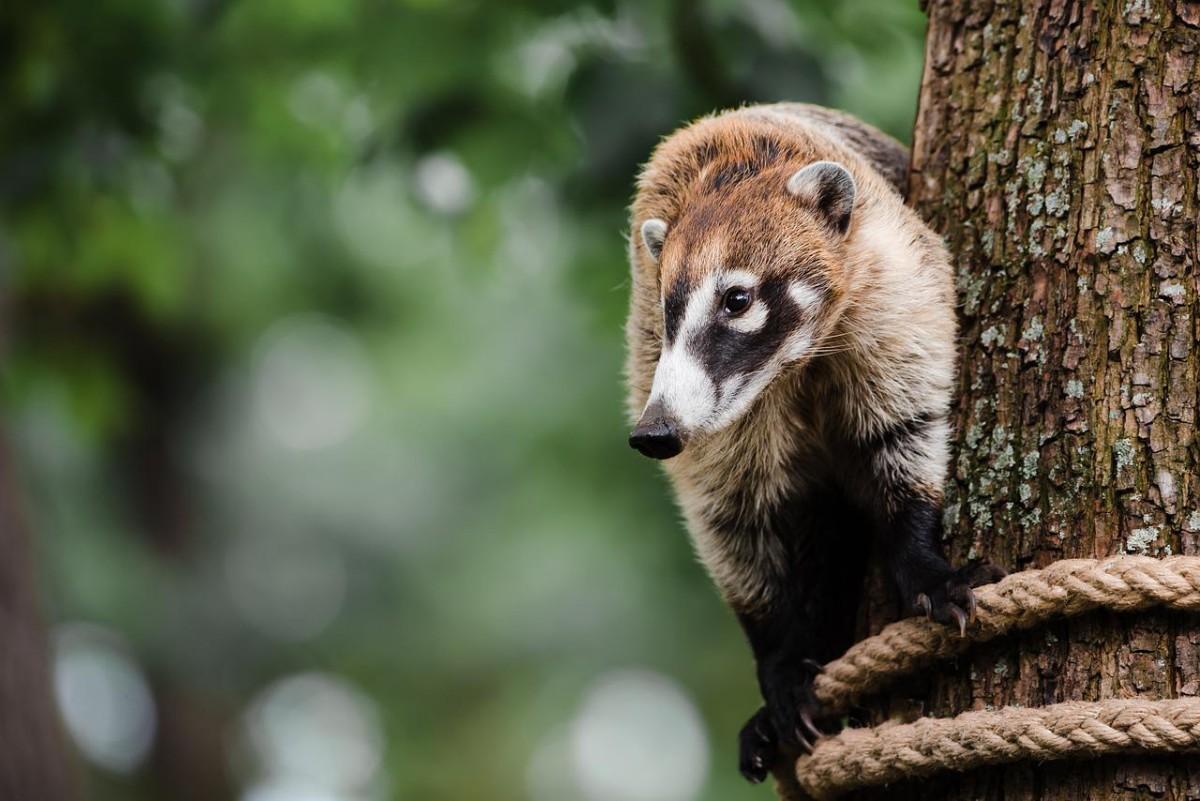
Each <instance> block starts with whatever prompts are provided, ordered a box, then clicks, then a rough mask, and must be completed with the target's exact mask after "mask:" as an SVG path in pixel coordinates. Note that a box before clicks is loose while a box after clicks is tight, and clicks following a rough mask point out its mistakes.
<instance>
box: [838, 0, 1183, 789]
mask: <svg viewBox="0 0 1200 801" xmlns="http://www.w3.org/2000/svg"><path fill="white" fill-rule="evenodd" d="M926 10H927V12H928V14H929V31H928V39H927V45H926V62H925V73H924V77H923V80H922V86H921V98H920V106H919V111H918V115H917V123H916V132H915V136H914V147H913V156H912V159H913V160H912V171H911V175H910V185H909V190H910V201H911V202H912V203H913V204H914V205H915V207H916V208H917V209H918V210H919V211H920V212H921V214H922V216H923V217H924V218H925V219H926V220H928V221H929V222H930V224H932V225H933V226H934V227H935V228H936V229H937V230H938V231H939V232H941V233H942V234H943V235H944V236H945V237H946V242H947V244H948V246H949V248H950V250H951V252H952V253H953V254H955V256H956V258H957V264H958V291H959V300H960V304H961V325H962V341H963V351H962V364H961V368H960V382H959V395H958V403H957V409H958V412H957V421H956V423H957V426H956V430H957V434H956V437H957V442H956V450H955V458H954V460H953V462H952V467H951V478H950V486H949V492H948V500H947V505H946V515H945V519H946V531H947V548H948V550H949V552H950V555H951V557H952V558H953V559H954V561H956V562H961V561H963V560H965V559H967V558H968V557H974V556H981V557H988V558H990V559H992V560H993V561H995V562H997V563H999V564H1001V565H1004V566H1005V567H1007V568H1008V569H1009V570H1022V569H1025V568H1029V567H1040V566H1044V565H1046V564H1049V563H1050V562H1053V561H1056V560H1059V559H1064V558H1069V557H1095V556H1106V555H1111V554H1121V553H1145V554H1150V555H1166V554H1171V553H1184V554H1197V553H1200V492H1198V491H1200V480H1198V477H1197V474H1198V467H1200V466H1198V464H1197V463H1198V461H1200V451H1198V450H1197V441H1196V437H1195V430H1196V406H1197V399H1198V392H1200V377H1198V372H1200V353H1198V352H1197V323H1198V319H1200V314H1198V311H1200V309H1198V308H1197V305H1198V286H1197V269H1196V267H1197V255H1198V254H1197V232H1196V227H1197V218H1198V215H1200V194H1198V187H1200V181H1198V178H1200V4H1198V3H1195V2H1183V1H1182V0H1178V1H1175V0H1116V1H1115V2H1112V1H1109V0H1104V1H1102V2H1085V1H1083V0H1020V2H1016V1H1015V0H1014V1H1013V2H976V1H975V0H972V2H967V1H966V0H934V2H931V3H930V4H929V6H928V8H927V9H926ZM883 615H884V610H883V606H882V605H876V606H875V607H874V608H872V609H871V610H870V612H869V618H870V624H871V628H872V629H876V628H878V627H879V625H880V624H881V623H882V622H883ZM931 673H932V674H935V675H932V676H931V677H929V678H927V679H923V680H921V683H914V684H911V685H908V686H906V687H904V688H902V689H901V690H898V691H896V692H894V693H892V694H891V696H890V697H889V698H887V699H885V700H884V703H883V705H882V707H881V708H879V709H876V710H875V711H874V713H875V714H876V715H877V720H878V719H882V718H883V717H886V716H888V715H897V714H898V715H900V716H903V717H912V716H914V715H920V714H927V715H935V716H947V715H952V714H955V713H958V712H962V711H966V710H969V709H983V708H987V707H999V706H1004V705H1023V706H1042V705H1045V704H1049V703H1054V702H1058V701H1067V700H1100V699H1105V698H1130V697H1139V696H1142V697H1147V698H1176V697H1181V696H1196V695H1197V694H1200V625H1198V624H1197V621H1196V619H1195V618H1194V617H1190V618H1189V617H1186V616H1182V615H1172V614H1166V613H1155V614H1138V615H1133V616H1126V617H1122V616H1117V615H1112V614H1098V615H1093V616H1088V617H1085V618H1082V619H1079V620H1076V621H1072V622H1069V623H1060V624H1056V625H1052V626H1050V627H1048V628H1045V629H1042V630H1038V631H1034V632H1031V633H1029V634H1027V635H1023V636H1019V637H1013V638H1009V639H1005V640H1003V641H1000V642H996V643H993V644H989V645H986V646H982V647H978V648H976V649H974V650H973V651H972V652H971V654H970V655H969V656H968V657H964V658H963V659H961V660H959V662H958V664H952V665H946V666H944V668H942V669H939V670H936V671H931ZM859 795H860V796H861V797H863V798H883V797H885V796H886V797H887V798H889V799H892V798H914V799H915V798H918V797H919V798H922V799H929V798H944V799H981V798H987V799H1034V798H1037V799H1113V798H1134V797H1137V798H1147V797H1154V798H1156V799H1162V800H1163V801H1175V800H1176V799H1178V801H1183V799H1197V798H1200V760H1197V759H1196V758H1195V757H1190V758H1189V757H1175V758H1172V757H1153V756H1148V757H1144V758H1120V759H1118V758H1111V759H1103V760H1098V761H1094V762H1066V763H1059V764H1051V765H1034V764H1021V765H1016V766H1012V767H1007V768H1004V769H993V770H985V771H978V772H975V773H971V774H965V775H958V776H954V775H948V776H944V777H940V778H938V779H936V780H934V781H932V782H922V783H921V786H920V787H919V788H918V787H914V786H912V785H906V786H899V787H894V788H891V789H887V790H884V789H879V790H874V791H870V792H863V793H860V794H859Z"/></svg>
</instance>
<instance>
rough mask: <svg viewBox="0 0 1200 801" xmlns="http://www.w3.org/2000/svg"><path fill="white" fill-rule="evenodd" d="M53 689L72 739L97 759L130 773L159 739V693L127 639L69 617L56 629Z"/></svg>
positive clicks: (116, 769)
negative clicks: (152, 688) (156, 698)
mask: <svg viewBox="0 0 1200 801" xmlns="http://www.w3.org/2000/svg"><path fill="white" fill-rule="evenodd" d="M54 689H55V694H56V696H57V698H58V706H59V710H60V712H61V714H62V717H63V721H64V722H65V723H66V727H67V731H68V732H69V733H70V735H71V739H72V740H74V741H75V744H76V745H77V746H78V747H79V750H80V751H81V752H82V753H83V755H84V756H85V757H86V758H87V759H88V760H89V761H90V762H92V763H94V764H96V765H98V766H100V767H102V768H105V769H107V770H110V771H113V772H114V773H130V772H132V771H133V770H134V769H135V768H137V767H138V766H139V765H140V764H141V763H142V762H143V761H144V760H145V758H146V755H147V754H148V753H149V751H150V746H151V744H152V743H153V741H154V731H155V725H156V722H155V718H156V715H155V708H154V697H153V696H152V695H151V693H150V687H149V684H148V683H147V682H146V679H145V676H143V675H142V671H141V669H140V668H139V667H138V666H137V664H136V663H135V662H134V661H133V659H132V658H130V656H129V653H128V649H127V648H126V647H125V645H124V643H123V641H122V640H121V639H120V638H119V637H118V636H117V635H116V634H115V633H113V632H110V631H108V630H107V629H103V628H100V627H99V626H93V625H90V624H82V623H66V624H63V625H61V626H59V627H58V628H57V629H56V630H55V635H54Z"/></svg>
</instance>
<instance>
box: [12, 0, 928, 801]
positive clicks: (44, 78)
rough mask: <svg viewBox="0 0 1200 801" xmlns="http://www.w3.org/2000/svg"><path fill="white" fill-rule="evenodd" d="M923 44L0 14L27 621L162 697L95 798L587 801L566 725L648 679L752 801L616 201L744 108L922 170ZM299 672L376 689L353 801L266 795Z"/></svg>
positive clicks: (244, 11)
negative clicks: (787, 116)
mask: <svg viewBox="0 0 1200 801" xmlns="http://www.w3.org/2000/svg"><path fill="white" fill-rule="evenodd" d="M923 26H924V20H923V17H922V15H921V14H920V12H919V10H918V9H917V8H916V4H915V2H910V1H909V0H842V1H840V2H839V1H836V0H828V1H827V2H822V1H821V0H795V1H794V2H790V3H787V2H784V1H783V0H753V1H752V2H735V1H734V0H706V2H687V1H686V0H674V1H673V2H666V1H664V0H654V1H653V2H596V3H590V4H583V3H570V2H560V1H558V0H536V1H532V0H531V1H530V2H485V1H484V0H474V1H471V0H288V1H287V2H284V1H283V0H256V1H255V2H250V1H249V0H243V2H233V1H232V0H228V1H227V0H92V2H79V0H55V1H54V2H48V3H41V4H36V3H20V2H18V3H16V4H9V5H8V6H6V7H5V8H4V9H2V10H0V92H2V104H3V105H2V108H3V113H2V114H0V282H2V284H0V286H2V289H3V293H4V305H3V332H2V333H3V339H2V341H3V342H4V343H5V351H4V359H5V370H4V371H3V376H2V386H3V392H4V398H5V405H6V409H7V412H8V420H9V434H10V435H11V438H12V439H13V441H14V444H15V446H16V448H17V453H18V457H19V460H20V463H21V465H22V467H23V476H24V480H25V485H26V486H25V489H26V490H27V495H28V499H29V504H28V505H29V510H28V511H29V519H30V523H31V526H32V527H33V528H34V530H35V534H36V538H37V543H38V547H39V558H40V560H41V569H42V572H43V574H44V575H43V589H44V592H45V594H46V603H45V606H46V608H47V615H48V616H49V617H50V618H51V620H52V622H54V623H55V624H65V623H80V622H85V623H88V624H95V625H96V626H99V627H102V629H103V630H104V631H105V632H109V633H110V634H112V636H114V637H116V638H118V640H119V642H120V643H121V645H120V648H121V649H123V651H124V652H125V653H127V655H129V657H130V659H131V660H132V662H133V663H134V664H135V665H136V666H138V668H137V669H138V670H140V671H142V672H143V674H144V675H145V676H146V677H147V680H148V686H149V687H150V689H151V690H152V693H153V698H154V703H155V705H156V708H157V725H156V728H155V730H154V736H153V741H152V745H151V746H150V750H149V756H148V757H147V758H145V759H144V760H143V759H141V758H140V757H139V758H137V759H135V760H133V761H132V762H131V763H130V765H128V766H125V767H123V768H122V767H120V766H116V767H114V764H108V766H107V767H105V766H104V765H103V764H101V765H99V766H96V765H93V766H91V767H90V768H89V769H88V771H89V777H90V778H89V784H90V787H91V791H92V794H93V796H94V797H96V798H100V799H108V798H112V799H116V798H122V799H124V798H147V799H148V798H195V799H208V798H228V797H246V798H250V797H253V798H256V799H262V798H268V797H269V798H271V799H272V800H273V801H277V799H282V798H293V797H294V798H301V797H303V798H342V797H346V798H350V797H355V798H357V797H363V798H375V797H379V798H425V799H439V798H447V799H455V800H456V801H469V799H484V798H486V799H488V800H489V801H502V800H503V799H517V798H527V797H536V798H538V799H539V801H540V800H541V799H548V798H557V799H561V800H562V801H567V799H569V798H571V797H580V798H587V797H592V798H595V797H598V793H599V794H600V795H603V793H602V792H601V791H597V790H595V788H592V789H591V790H588V788H587V787H586V786H584V787H581V786H579V785H578V783H576V784H572V781H573V780H572V779H571V774H570V770H569V764H567V763H570V762H571V759H572V758H573V757H571V755H570V754H569V753H568V751H569V749H570V747H573V746H570V745H569V743H571V742H575V743H576V745H578V743H577V742H576V740H577V739H578V738H577V737H576V735H577V734H578V732H577V731H576V732H575V734H574V735H573V734H572V731H575V730H573V729H572V728H571V727H572V726H574V727H576V729H577V728H578V726H579V725H581V724H579V722H578V713H579V709H580V708H581V706H580V705H581V704H582V703H583V700H582V699H583V698H584V696H585V694H586V692H587V688H589V687H591V686H593V683H594V682H595V681H596V680H597V678H598V677H601V676H604V675H608V672H609V671H611V670H614V669H620V668H625V667H629V666H634V667H638V668H644V669H648V670H650V671H654V672H656V674H661V675H665V676H666V677H670V679H671V680H672V681H674V682H676V683H677V685H676V686H677V687H679V688H682V691H683V692H684V693H685V694H686V695H687V696H688V697H690V698H691V699H693V700H694V702H695V704H696V705H697V708H698V710H699V713H700V715H701V718H702V720H703V724H704V730H706V731H707V736H708V738H709V743H710V744H709V746H708V748H709V751H710V752H711V753H710V756H711V769H710V771H709V773H708V774H707V777H706V778H705V779H704V782H703V789H702V794H701V796H700V797H702V798H705V799H717V798H721V799H723V800H727V799H736V798H752V797H757V798H764V797H767V795H768V793H769V791H768V790H764V789H761V788H760V789H757V790H756V789H753V788H750V787H748V786H745V785H744V784H743V783H742V782H741V780H740V778H738V777H737V773H736V770H735V749H734V734H735V733H736V731H737V729H738V727H739V726H740V724H741V722H742V721H743V719H744V718H745V717H747V716H748V715H749V714H750V713H751V712H752V711H753V709H754V708H755V705H756V691H755V687H754V682H753V668H752V665H751V661H750V658H749V655H748V652H747V650H746V648H745V647H744V645H743V644H742V642H741V637H740V634H739V632H738V630H737V627H736V625H735V623H734V620H733V618H732V615H731V614H730V613H729V612H728V611H727V610H725V608H724V607H723V606H722V604H721V603H720V601H719V599H718V598H717V596H716V593H715V591H714V590H713V589H712V588H711V587H710V586H709V584H708V581H707V578H706V577H705V576H704V575H703V572H702V570H701V569H700V568H699V567H698V566H697V565H696V564H695V562H694V559H693V558H692V556H691V554H690V549H689V546H688V544H687V542H686V537H685V535H684V532H683V529H682V526H681V525H680V523H679V522H678V521H677V519H676V513H675V511H674V509H673V506H672V504H671V501H670V500H669V496H668V494H667V492H666V488H665V485H664V482H663V481H662V480H661V478H660V476H659V474H658V473H657V471H656V469H655V468H654V466H653V465H651V464H649V463H647V462H646V461H643V460H640V459H638V458H635V456H634V455H633V454H632V452H631V451H629V449H628V448H627V447H626V445H625V441H624V439H625V419H624V401H623V390H622V387H621V377H620V367H621V362H622V336H621V325H622V320H623V317H624V313H625V304H626V265H625V262H624V251H625V229H626V220H625V207H626V204H627V202H628V199H629V196H630V192H631V188H632V184H633V179H634V176H635V174H636V171H637V168H638V165H639V163H641V162H642V161H644V160H645V159H646V157H647V156H648V154H649V152H650V150H651V148H652V147H653V146H654V144H655V142H656V141H657V139H658V138H660V137H662V136H664V135H666V134H667V133H669V132H670V131H671V130H673V129H674V128H675V127H677V126H678V125H679V124H681V123H682V122H684V121H686V120H688V119H691V118H693V117H696V116H698V115H701V114H705V113H708V112H710V111H712V110H714V109H716V108H720V107H724V106H731V105H737V104H740V103H742V102H752V101H759V100H774V99H794V100H806V101H811V102H817V103H823V104H827V105H832V106H837V107H841V108H844V109H847V110H849V111H851V112H853V113H856V114H858V115H860V116H861V117H863V118H864V119H866V120H868V121H870V122H873V123H875V124H877V125H879V126H881V127H883V128H884V129H886V130H888V131H890V132H891V133H893V134H894V135H896V136H897V137H899V138H901V139H905V140H907V138H908V134H909V131H910V128H911V122H912V118H913V113H914V107H915V98H916V89H917V84H918V81H919V73H920V66H921V36H922V32H923ZM106 636H108V635H106ZM300 673H318V674H320V675H324V676H331V677H336V678H337V680H338V681H341V682H345V686H347V687H351V688H356V690H355V692H358V693H360V694H361V698H363V699H367V700H365V701H364V702H363V704H364V705H365V706H366V707H368V708H369V709H370V710H371V712H370V714H371V715H373V716H375V717H374V718H372V719H374V720H376V721H377V724H378V731H379V732H380V733H381V734H380V737H381V739H380V745H379V747H381V748H382V749H383V750H382V759H383V761H382V764H381V766H380V767H379V768H378V769H377V770H375V771H374V773H372V777H371V779H370V782H369V786H368V787H366V788H365V789H362V788H360V790H361V792H360V794H359V795H334V794H332V793H331V794H328V795H321V796H315V795H311V794H310V795H303V794H302V793H300V794H292V795H288V794H287V793H286V792H284V791H278V792H276V795H268V794H266V792H265V791H264V792H260V793H259V794H258V795H254V792H255V791H254V789H253V788H254V787H255V786H256V782H258V783H259V784H260V785H261V780H262V778H263V776H262V774H263V771H264V770H265V768H263V766H262V765H261V764H256V762H255V759H256V758H257V759H258V760H259V762H261V761H262V754H261V753H258V757H255V753H256V752H255V750H254V748H253V747H252V746H253V743H251V744H250V745H247V741H248V739H249V740H251V741H252V740H253V737H252V736H250V735H247V734H246V732H247V731H248V728H247V727H249V728H250V729H252V728H253V726H252V725H251V724H250V723H248V722H247V721H248V720H249V718H248V717H247V716H248V715H251V713H252V710H253V709H254V708H256V707H254V706H253V704H254V703H256V702H255V699H257V698H260V694H261V692H262V690H263V688H264V687H267V686H269V685H271V683H272V682H273V681H275V680H277V679H279V678H281V677H286V676H291V675H294V674H300ZM60 689H61V688H60ZM289 697H290V696H289ZM86 711H87V710H86V709H85V712H86ZM89 714H90V713H89ZM330 737H331V738H332V737H334V734H333V733H331V734H330ZM572 737H576V739H575V740H572ZM556 749H558V750H556ZM84 750H85V752H86V750H87V749H84ZM259 750H260V751H261V749H259ZM539 753H540V754H542V755H543V756H542V757H541V758H539V757H537V754H539ZM546 755H549V756H546ZM556 755H557V756H556ZM574 758H575V759H576V761H578V758H579V757H578V754H576V755H575V757H574ZM539 759H540V761H539ZM92 761H93V762H95V760H92ZM268 761H269V760H268ZM100 762H101V763H103V760H100ZM546 763H550V765H549V767H547V764H546ZM559 763H561V764H559ZM560 769H561V771H563V773H562V775H561V776H560V775H559V773H558V772H557V771H560ZM693 772H694V771H693ZM556 777H557V778H556ZM556 782H557V783H556ZM183 788H187V789H186V790H184V789H183ZM539 788H540V789H539ZM547 788H549V789H547ZM356 792H358V791H356ZM614 792H616V791H614ZM611 797H613V798H622V797H630V798H633V797H639V796H636V795H635V796H629V795H624V796H622V795H619V794H617V795H611ZM641 797H646V798H653V797H655V796H654V795H653V794H650V795H644V796H641Z"/></svg>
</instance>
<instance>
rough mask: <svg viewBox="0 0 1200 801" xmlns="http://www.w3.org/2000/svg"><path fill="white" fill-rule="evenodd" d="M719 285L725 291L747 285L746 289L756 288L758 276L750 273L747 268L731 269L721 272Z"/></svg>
mask: <svg viewBox="0 0 1200 801" xmlns="http://www.w3.org/2000/svg"><path fill="white" fill-rule="evenodd" d="M719 278H720V281H719V282H718V286H719V287H720V289H721V291H722V292H724V291H725V290H727V289H730V288H732V287H735V286H740V287H745V288H746V289H754V288H755V287H757V286H758V276H757V275H755V274H754V273H748V272H746V271H745V270H729V271H728V272H725V273H721V275H720V276H719Z"/></svg>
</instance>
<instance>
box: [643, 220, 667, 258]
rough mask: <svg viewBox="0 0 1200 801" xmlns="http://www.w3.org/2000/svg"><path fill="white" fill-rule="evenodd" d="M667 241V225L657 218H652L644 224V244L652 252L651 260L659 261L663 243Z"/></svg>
mask: <svg viewBox="0 0 1200 801" xmlns="http://www.w3.org/2000/svg"><path fill="white" fill-rule="evenodd" d="M666 239H667V224H666V222H664V221H663V220H660V219H658V218H657V217H652V218H650V219H649V220H646V221H645V222H644V223H642V244H643V245H645V246H646V250H648V251H649V252H650V258H652V259H654V260H655V261H658V257H659V255H660V254H661V253H662V249H663V242H665V241H666Z"/></svg>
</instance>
